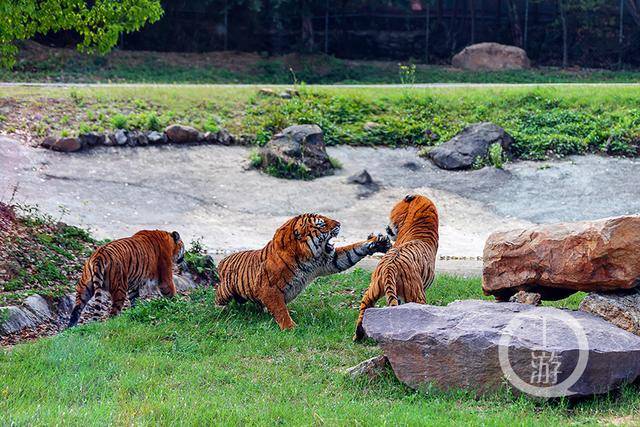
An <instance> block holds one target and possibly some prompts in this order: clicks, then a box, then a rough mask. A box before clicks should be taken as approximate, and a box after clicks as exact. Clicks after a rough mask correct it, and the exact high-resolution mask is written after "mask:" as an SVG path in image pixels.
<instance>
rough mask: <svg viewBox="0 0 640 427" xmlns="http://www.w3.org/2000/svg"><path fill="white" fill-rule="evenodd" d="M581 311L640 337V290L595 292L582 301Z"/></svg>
mask: <svg viewBox="0 0 640 427" xmlns="http://www.w3.org/2000/svg"><path fill="white" fill-rule="evenodd" d="M580 310H582V311H585V312H587V313H591V314H594V315H596V316H599V317H602V318H603V319H604V320H606V321H607V322H611V323H613V324H614V325H616V326H617V327H619V328H622V329H624V330H625V331H629V332H631V333H632V334H636V335H640V290H637V289H636V290H633V291H631V292H614V293H606V294H604V293H597V292H594V293H591V294H589V295H587V296H586V297H585V298H584V299H583V300H582V302H581V303H580Z"/></svg>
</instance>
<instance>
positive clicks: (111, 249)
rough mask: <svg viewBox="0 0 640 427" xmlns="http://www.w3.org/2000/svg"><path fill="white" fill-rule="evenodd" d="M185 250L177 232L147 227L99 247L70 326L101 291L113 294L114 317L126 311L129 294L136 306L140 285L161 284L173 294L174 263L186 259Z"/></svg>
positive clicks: (165, 293) (78, 293)
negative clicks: (123, 309) (124, 308)
mask: <svg viewBox="0 0 640 427" xmlns="http://www.w3.org/2000/svg"><path fill="white" fill-rule="evenodd" d="M184 253H185V249H184V244H183V242H182V239H181V238H180V234H178V232H177V231H174V232H172V233H169V232H167V231H162V230H143V231H139V232H137V233H136V234H134V235H133V236H131V237H126V238H123V239H119V240H114V241H113V242H110V243H107V244H106V245H103V246H101V247H99V248H98V249H96V251H95V252H94V253H93V254H92V255H91V256H90V257H89V259H88V260H87V261H86V262H85V264H84V267H83V269H82V276H81V277H80V280H79V281H78V284H77V286H76V301H75V304H74V306H73V310H72V311H71V318H70V319H69V325H68V327H73V326H75V325H76V324H77V323H78V320H79V318H80V315H81V314H82V310H83V309H84V307H85V305H86V304H87V303H88V302H89V301H90V300H91V298H92V297H93V295H94V294H95V293H100V292H101V291H106V292H108V293H109V294H110V295H111V299H112V305H111V311H110V313H109V315H110V316H115V315H117V314H119V313H120V311H122V307H123V305H124V303H125V300H126V298H127V296H128V297H129V302H130V303H131V305H132V306H134V305H135V303H136V300H137V298H138V297H139V295H140V286H141V285H144V284H145V283H148V282H152V283H154V284H157V285H158V288H159V289H160V293H161V294H162V295H163V296H165V297H173V296H174V295H175V294H176V287H175V285H174V283H173V265H174V263H176V264H182V263H183V262H184Z"/></svg>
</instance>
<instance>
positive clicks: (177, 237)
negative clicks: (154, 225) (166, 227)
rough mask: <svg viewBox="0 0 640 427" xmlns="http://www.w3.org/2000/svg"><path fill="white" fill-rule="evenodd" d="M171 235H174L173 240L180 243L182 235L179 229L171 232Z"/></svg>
mask: <svg viewBox="0 0 640 427" xmlns="http://www.w3.org/2000/svg"><path fill="white" fill-rule="evenodd" d="M171 237H173V241H174V242H176V243H178V242H179V241H180V235H179V234H178V232H177V231H174V232H172V233H171Z"/></svg>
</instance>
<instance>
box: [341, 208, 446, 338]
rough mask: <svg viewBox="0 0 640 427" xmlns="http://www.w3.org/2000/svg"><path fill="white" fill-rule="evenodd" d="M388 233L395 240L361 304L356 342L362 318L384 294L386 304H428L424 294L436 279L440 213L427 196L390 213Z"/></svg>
mask: <svg viewBox="0 0 640 427" xmlns="http://www.w3.org/2000/svg"><path fill="white" fill-rule="evenodd" d="M389 217H390V220H391V222H390V224H389V225H388V226H387V234H388V235H389V236H390V237H391V240H394V244H393V248H391V249H390V250H389V251H388V252H387V253H386V254H385V255H384V256H383V257H382V259H381V260H380V263H379V264H378V266H377V267H376V269H375V270H374V272H373V274H372V276H371V283H370V284H369V289H367V291H366V292H365V294H364V296H363V297H362V301H361V302H360V313H359V315H358V320H357V322H356V333H355V335H354V337H353V339H354V341H357V340H360V339H362V338H363V337H364V329H363V328H362V318H363V317H364V312H365V310H366V309H367V308H369V307H373V306H374V305H375V304H376V302H377V301H378V299H380V297H381V296H382V295H383V294H384V295H386V297H387V305H389V306H394V305H398V302H399V300H400V302H416V303H420V304H424V303H425V302H426V296H425V291H426V290H427V288H428V287H429V286H431V283H432V282H433V279H434V276H435V262H436V252H437V251H438V211H437V209H436V206H435V205H434V203H433V202H432V201H431V200H429V199H428V198H427V197H424V196H413V195H410V196H406V197H405V198H404V199H403V200H402V201H400V202H399V203H397V204H396V205H395V206H394V208H393V210H392V211H391V215H390V216H389Z"/></svg>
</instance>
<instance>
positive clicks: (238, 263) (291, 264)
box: [215, 213, 391, 330]
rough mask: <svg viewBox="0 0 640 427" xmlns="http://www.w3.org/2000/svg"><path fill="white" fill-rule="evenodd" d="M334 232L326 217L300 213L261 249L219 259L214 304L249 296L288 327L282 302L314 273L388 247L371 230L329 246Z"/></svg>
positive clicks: (334, 226)
mask: <svg viewBox="0 0 640 427" xmlns="http://www.w3.org/2000/svg"><path fill="white" fill-rule="evenodd" d="M339 232H340V223H339V222H338V221H336V220H334V219H331V218H328V217H326V216H322V215H318V214H313V213H306V214H302V215H298V216H296V217H294V218H291V219H289V220H288V221H287V222H285V223H284V224H283V225H282V226H280V228H278V229H277V230H276V232H275V234H274V236H273V238H272V239H271V240H270V241H269V242H268V243H267V244H266V246H264V247H263V248H262V249H257V250H249V251H243V252H237V253H235V254H232V255H229V256H228V257H226V258H224V259H223V260H222V261H220V264H219V265H218V271H219V274H220V284H219V285H218V289H217V290H216V297H215V303H216V305H218V306H224V305H227V304H228V303H229V302H230V301H231V300H232V299H233V300H235V301H236V302H238V303H244V302H246V301H247V300H250V301H253V302H255V303H257V304H259V305H261V306H263V307H264V308H266V309H267V311H268V312H269V313H270V314H271V315H272V316H273V318H274V319H275V321H276V323H277V324H278V326H280V329H283V330H284V329H292V328H294V327H295V326H296V324H295V322H294V321H293V320H292V319H291V316H290V315H289V310H288V309H287V303H289V302H291V301H292V300H293V299H294V298H296V297H297V296H298V294H300V292H302V291H303V290H304V289H305V288H306V287H307V285H308V284H309V283H311V282H312V281H313V280H314V279H315V278H316V277H319V276H325V275H329V274H334V273H338V272H341V271H344V270H346V269H348V268H350V267H352V266H354V265H355V264H356V263H357V262H359V261H360V260H361V259H363V258H364V257H366V256H367V255H372V254H374V253H376V252H386V251H387V250H388V249H389V248H390V247H391V241H390V240H389V238H388V237H387V236H385V235H383V234H377V235H374V234H371V235H369V237H368V240H366V241H363V242H358V243H354V244H352V245H348V246H343V247H339V248H335V247H334V246H333V244H332V243H331V239H333V238H334V237H336V236H337V235H338V233H339Z"/></svg>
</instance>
